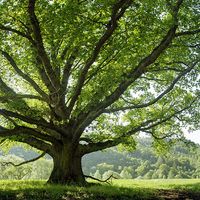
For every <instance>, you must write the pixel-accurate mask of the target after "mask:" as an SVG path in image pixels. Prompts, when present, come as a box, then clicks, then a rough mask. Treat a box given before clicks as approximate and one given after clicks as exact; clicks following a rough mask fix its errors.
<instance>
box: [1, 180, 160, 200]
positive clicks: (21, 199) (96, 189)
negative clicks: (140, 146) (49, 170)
mask: <svg viewBox="0 0 200 200" xmlns="http://www.w3.org/2000/svg"><path fill="white" fill-rule="evenodd" d="M15 184H17V182H15ZM19 184H20V182H19ZM33 184H36V182H33ZM22 185H23V184H22ZM22 185H21V186H20V188H18V189H17V187H16V185H15V189H12V188H11V185H9V187H5V188H4V189H0V200H147V199H151V200H153V199H155V200H156V199H159V198H156V195H155V190H152V189H143V188H135V189H134V188H126V187H118V186H112V185H99V184H95V185H92V186H90V187H75V186H60V185H44V184H43V185H41V184H40V187H38V186H34V185H31V183H30V182H29V185H30V187H27V186H26V187H25V188H23V186H22Z"/></svg>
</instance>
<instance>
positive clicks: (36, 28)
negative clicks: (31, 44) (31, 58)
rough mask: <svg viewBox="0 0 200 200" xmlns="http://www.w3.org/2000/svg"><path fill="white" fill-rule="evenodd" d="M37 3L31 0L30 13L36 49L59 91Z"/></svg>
mask: <svg viewBox="0 0 200 200" xmlns="http://www.w3.org/2000/svg"><path fill="white" fill-rule="evenodd" d="M35 3H36V0H29V4H28V14H29V17H30V22H31V25H32V28H33V34H34V40H35V43H36V49H37V53H38V56H39V58H40V60H41V61H42V64H43V67H44V69H45V73H46V75H47V76H48V78H49V81H50V83H51V85H52V86H53V87H54V90H55V91H56V92H57V91H58V90H59V89H60V83H59V78H58V77H57V75H56V73H55V71H54V70H53V67H52V65H51V62H50V59H49V57H48V55H47V53H46V51H45V48H44V44H43V39H42V35H41V29H40V25H39V21H38V19H37V16H36V14H35Z"/></svg>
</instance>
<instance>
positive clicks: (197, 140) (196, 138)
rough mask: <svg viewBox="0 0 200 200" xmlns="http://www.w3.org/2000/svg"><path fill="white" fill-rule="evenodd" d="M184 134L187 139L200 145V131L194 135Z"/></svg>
mask: <svg viewBox="0 0 200 200" xmlns="http://www.w3.org/2000/svg"><path fill="white" fill-rule="evenodd" d="M184 134H185V137H186V138H187V139H189V140H191V141H193V142H195V143H198V144H200V130H198V131H194V132H192V133H184Z"/></svg>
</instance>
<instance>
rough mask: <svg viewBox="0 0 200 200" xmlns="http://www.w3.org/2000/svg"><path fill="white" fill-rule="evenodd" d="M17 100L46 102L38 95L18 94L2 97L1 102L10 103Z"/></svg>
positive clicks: (0, 97)
mask: <svg viewBox="0 0 200 200" xmlns="http://www.w3.org/2000/svg"><path fill="white" fill-rule="evenodd" d="M17 99H37V100H40V101H45V100H44V99H43V98H42V97H40V96H36V95H31V94H16V95H3V96H0V102H1V103H4V102H9V101H13V100H17Z"/></svg>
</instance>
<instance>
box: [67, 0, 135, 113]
mask: <svg viewBox="0 0 200 200" xmlns="http://www.w3.org/2000/svg"><path fill="white" fill-rule="evenodd" d="M131 3H132V1H131V0H119V1H117V3H116V4H115V5H114V6H113V9H112V15H111V19H110V21H109V22H108V24H107V29H106V31H105V33H104V34H103V35H102V37H101V38H100V39H99V41H98V42H97V43H96V45H95V48H94V50H93V52H92V56H91V57H90V58H89V59H88V60H87V61H86V64H85V66H84V68H83V69H82V71H81V73H80V76H79V78H78V81H77V85H76V88H75V90H74V94H73V95H72V98H71V101H70V104H69V107H68V109H69V113H70V112H71V111H72V109H73V107H74V105H75V103H76V101H77V100H78V97H79V95H80V94H81V90H82V87H83V85H84V82H85V79H86V77H87V73H88V70H89V69H90V67H91V66H92V64H93V63H94V62H95V60H96V59H97V57H98V55H99V53H100V51H101V49H102V47H103V46H104V45H105V43H106V42H107V41H108V40H109V38H110V37H111V36H112V34H113V33H114V31H115V30H116V28H117V23H118V21H119V20H120V18H121V17H122V16H123V14H124V13H125V11H126V9H127V8H128V7H129V6H130V4H131Z"/></svg>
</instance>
